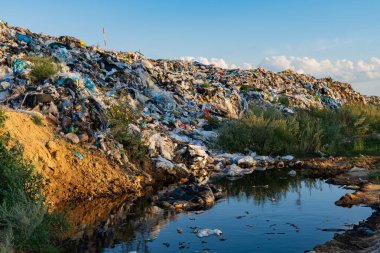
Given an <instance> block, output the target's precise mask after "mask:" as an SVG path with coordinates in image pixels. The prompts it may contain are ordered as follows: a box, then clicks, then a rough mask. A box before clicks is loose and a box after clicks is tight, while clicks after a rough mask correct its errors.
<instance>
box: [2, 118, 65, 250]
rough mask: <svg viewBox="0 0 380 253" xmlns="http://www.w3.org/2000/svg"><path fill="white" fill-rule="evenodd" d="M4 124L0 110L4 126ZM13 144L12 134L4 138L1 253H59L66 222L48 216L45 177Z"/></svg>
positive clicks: (50, 215) (51, 215)
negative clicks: (58, 241) (14, 252)
mask: <svg viewBox="0 0 380 253" xmlns="http://www.w3.org/2000/svg"><path fill="white" fill-rule="evenodd" d="M4 120H5V119H4V112H3V111H1V110H0V125H1V124H2V123H4V122H3V121H4ZM10 141H11V138H10V137H9V134H5V135H2V136H0V164H1V166H0V181H1V184H0V252H12V251H13V250H19V251H22V252H58V251H59V247H57V245H56V242H57V240H59V239H60V238H61V236H62V234H63V232H64V230H65V229H66V228H67V223H66V220H65V218H64V217H63V216H62V215H58V214H51V213H49V212H48V210H47V207H46V206H45V204H44V200H45V196H44V194H43V190H44V184H43V178H42V176H41V175H40V174H38V173H37V172H36V171H35V169H34V167H33V166H32V165H31V164H30V163H28V162H27V161H25V160H24V159H23V157H22V148H21V147H20V146H19V145H13V147H12V148H9V146H10V145H9V144H10ZM12 143H14V140H12Z"/></svg>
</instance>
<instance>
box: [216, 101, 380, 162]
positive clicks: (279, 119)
mask: <svg viewBox="0 0 380 253" xmlns="http://www.w3.org/2000/svg"><path fill="white" fill-rule="evenodd" d="M379 114H380V108H379V107H375V106H365V105H350V106H345V107H343V108H341V109H339V110H330V109H313V110H310V111H297V112H296V113H295V114H294V115H285V114H283V113H281V112H280V111H278V110H276V109H273V108H261V107H257V106H256V107H252V108H251V109H250V110H249V112H248V113H247V114H246V115H245V116H244V117H243V118H242V119H240V120H232V121H230V122H227V123H225V124H223V125H222V127H221V128H220V131H219V138H218V143H219V144H220V146H221V147H222V148H223V149H225V150H228V151H231V152H244V151H246V150H248V149H251V150H254V151H257V152H259V153H262V154H274V155H281V154H289V153H293V154H298V155H308V154H314V153H315V152H317V151H321V152H324V153H327V154H331V155H359V154H368V155H370V154H379V152H380V151H379V150H380V139H379V138H378V137H377V134H376V133H377V131H379V124H380V117H379Z"/></svg>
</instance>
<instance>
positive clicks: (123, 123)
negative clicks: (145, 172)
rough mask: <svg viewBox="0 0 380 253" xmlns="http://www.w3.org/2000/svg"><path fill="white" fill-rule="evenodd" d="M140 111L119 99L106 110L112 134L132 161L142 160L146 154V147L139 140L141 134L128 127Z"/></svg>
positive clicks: (134, 121)
mask: <svg viewBox="0 0 380 253" xmlns="http://www.w3.org/2000/svg"><path fill="white" fill-rule="evenodd" d="M139 115H140V113H139V112H138V111H136V110H133V109H132V108H130V107H129V106H128V105H127V104H126V103H124V102H123V101H119V102H118V104H117V105H114V106H112V107H111V108H110V110H109V111H108V120H109V123H110V127H111V133H112V136H113V137H114V138H115V139H116V140H117V141H118V142H120V143H121V144H123V147H124V150H125V151H126V153H127V155H128V158H129V159H131V160H132V161H133V162H142V161H143V159H144V158H145V157H146V155H147V154H148V147H147V146H146V145H145V144H144V143H143V142H142V141H141V136H140V135H139V134H137V133H133V132H132V131H131V130H130V129H129V127H128V126H129V125H130V124H136V121H137V119H138V118H139Z"/></svg>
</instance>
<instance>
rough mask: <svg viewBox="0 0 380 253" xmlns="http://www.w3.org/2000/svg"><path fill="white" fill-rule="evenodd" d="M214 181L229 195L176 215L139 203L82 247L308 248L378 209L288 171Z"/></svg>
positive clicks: (168, 249) (184, 249) (155, 249)
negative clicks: (344, 199)
mask: <svg viewBox="0 0 380 253" xmlns="http://www.w3.org/2000/svg"><path fill="white" fill-rule="evenodd" d="M214 184H215V185H218V186H219V187H221V188H222V189H223V190H224V191H225V192H226V197H225V198H224V199H222V200H220V201H218V202H217V203H216V205H215V206H213V207H212V208H210V209H209V210H206V211H204V212H203V213H199V212H187V213H181V214H175V213H172V212H168V211H162V210H161V209H159V208H156V207H152V206H146V202H142V203H141V204H139V203H137V204H136V207H135V208H136V210H139V211H138V212H135V214H134V215H132V216H130V215H128V216H127V217H126V218H125V220H124V221H123V222H122V223H121V224H120V225H119V226H118V227H117V229H115V230H113V232H112V233H111V234H107V238H106V239H104V238H103V239H102V240H97V243H96V249H95V251H94V249H92V250H90V249H89V248H87V250H84V251H82V252H86V251H88V252H106V253H116V252H123V253H124V252H131V251H136V252H144V253H148V252H152V253H156V252H158V253H160V252H165V253H167V252H204V251H208V252H218V253H221V252H234V253H237V252H285V251H286V252H304V250H306V249H312V248H313V247H314V246H316V245H317V244H321V243H324V242H326V241H328V240H330V239H331V238H332V237H333V235H334V233H337V232H338V231H339V232H341V231H342V230H344V229H349V228H350V227H351V226H352V224H356V223H358V221H360V220H363V219H366V218H367V217H369V216H370V215H371V213H372V209H371V208H368V207H362V206H359V207H353V208H343V207H338V206H336V205H335V204H334V202H335V201H336V200H338V199H339V198H340V197H341V196H342V195H344V194H346V193H349V192H352V191H348V190H345V189H342V188H340V187H338V186H335V185H329V184H327V183H325V182H324V181H322V180H319V179H304V178H301V177H298V176H295V177H291V176H288V175H287V171H285V170H271V171H256V172H254V173H253V174H251V175H247V176H245V177H244V178H241V179H237V180H234V181H231V180H228V179H222V180H219V181H216V182H214ZM197 228H210V229H220V230H221V231H222V232H223V235H222V236H221V237H218V236H216V235H211V236H209V237H204V238H198V237H197V235H196V234H195V233H194V231H195V230H196V229H197ZM326 230H327V231H326ZM93 247H95V246H94V245H93ZM82 249H83V247H82Z"/></svg>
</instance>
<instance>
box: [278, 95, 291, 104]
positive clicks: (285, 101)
mask: <svg viewBox="0 0 380 253" xmlns="http://www.w3.org/2000/svg"><path fill="white" fill-rule="evenodd" d="M278 102H279V103H280V104H282V105H285V106H289V105H290V101H289V98H288V97H287V96H285V95H281V96H280V97H279V98H278Z"/></svg>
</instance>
